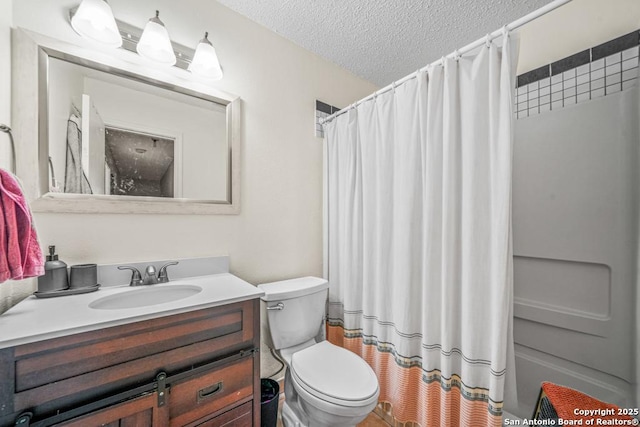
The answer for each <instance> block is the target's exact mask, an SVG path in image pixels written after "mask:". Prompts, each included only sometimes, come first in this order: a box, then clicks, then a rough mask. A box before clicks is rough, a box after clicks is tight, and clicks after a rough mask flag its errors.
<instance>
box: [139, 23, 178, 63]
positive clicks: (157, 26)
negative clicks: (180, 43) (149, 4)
mask: <svg viewBox="0 0 640 427" xmlns="http://www.w3.org/2000/svg"><path fill="white" fill-rule="evenodd" d="M136 50H137V51H138V53H139V54H140V55H141V56H143V57H145V58H147V59H149V60H151V61H154V62H156V63H158V64H162V65H174V64H175V63H176V54H175V53H174V52H173V47H172V46H171V39H169V33H168V32H167V29H166V28H165V27H164V24H163V23H162V21H161V20H160V18H158V12H157V11H156V16H155V17H153V18H151V19H149V22H147V25H146V26H145V27H144V31H143V32H142V36H141V37H140V41H138V45H137V46H136Z"/></svg>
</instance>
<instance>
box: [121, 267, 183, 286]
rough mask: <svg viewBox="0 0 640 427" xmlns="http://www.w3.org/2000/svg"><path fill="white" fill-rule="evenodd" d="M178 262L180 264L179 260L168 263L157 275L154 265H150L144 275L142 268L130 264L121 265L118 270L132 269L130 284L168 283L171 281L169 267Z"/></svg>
mask: <svg viewBox="0 0 640 427" xmlns="http://www.w3.org/2000/svg"><path fill="white" fill-rule="evenodd" d="M176 264H178V261H173V262H168V263H166V264H165V265H163V266H162V267H161V268H160V271H158V274H157V275H156V268H155V267H154V266H153V265H148V266H147V268H146V269H145V271H144V277H142V275H141V274H140V270H138V269H137V268H135V267H133V266H130V265H119V266H118V270H131V281H129V286H142V285H155V284H156V283H167V282H168V281H169V275H168V274H167V267H169V266H170V265H176Z"/></svg>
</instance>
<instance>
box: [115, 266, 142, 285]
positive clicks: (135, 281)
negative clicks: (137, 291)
mask: <svg viewBox="0 0 640 427" xmlns="http://www.w3.org/2000/svg"><path fill="white" fill-rule="evenodd" d="M118 270H131V281H130V282H129V286H140V285H142V275H141V274H140V270H138V269H137V268H135V267H132V266H130V265H119V266H118Z"/></svg>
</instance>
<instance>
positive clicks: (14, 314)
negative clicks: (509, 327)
mask: <svg viewBox="0 0 640 427" xmlns="http://www.w3.org/2000/svg"><path fill="white" fill-rule="evenodd" d="M180 284H186V285H196V286H199V287H201V288H202V291H201V292H200V293H197V294H195V295H191V296H189V297H187V298H183V299H180V300H177V301H171V302H167V303H162V304H155V305H151V306H146V307H136V308H124V309H111V310H99V309H93V308H90V307H89V304H91V303H92V302H93V301H95V300H97V299H100V298H103V297H105V296H109V295H115V294H118V293H123V292H128V291H132V290H137V289H143V288H149V287H163V286H175V285H180ZM262 295H264V292H263V291H262V290H260V289H259V288H257V287H255V286H253V285H251V284H250V283H247V282H245V281H244V280H242V279H240V278H238V277H236V276H234V275H232V274H229V273H221V274H213V275H208V276H199V277H189V278H183V279H180V280H176V281H172V282H169V283H162V284H156V285H149V286H137V287H130V286H126V285H125V286H107V287H101V288H100V289H99V290H98V291H96V292H91V293H87V294H80V295H66V296H60V297H55V298H36V297H35V296H33V295H32V296H30V297H28V298H26V299H25V300H23V301H21V302H20V303H19V304H17V305H15V306H14V307H12V308H11V309H10V310H8V311H7V312H5V313H4V314H2V315H0V348H6V347H12V346H15V345H20V344H27V343H31V342H36V341H42V340H46V339H50V338H57V337H62V336H66V335H72V334H77V333H81V332H87V331H94V330H97V329H102V328H106V327H110V326H117V325H124V324H127V323H132V322H138V321H141V320H147V319H153V318H158V317H162V316H167V315H171V314H179V313H185V312H188V311H193V310H199V309H203V308H209V307H216V306H220V305H225V304H230V303H234V302H240V301H246V300H250V299H254V298H259V297H261V296H262Z"/></svg>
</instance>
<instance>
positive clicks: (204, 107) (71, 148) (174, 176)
mask: <svg viewBox="0 0 640 427" xmlns="http://www.w3.org/2000/svg"><path fill="white" fill-rule="evenodd" d="M47 87H48V101H47V110H48V133H49V153H48V154H49V159H50V162H49V167H50V176H51V177H52V178H51V179H50V185H49V190H50V191H52V192H65V193H76V194H78V193H79V194H105V195H114V196H146V197H162V198H187V199H197V200H210V201H219V202H229V201H230V200H229V194H230V190H229V188H230V187H229V186H230V180H229V175H230V173H229V172H230V166H229V162H230V158H229V157H230V156H229V151H230V147H229V135H228V125H227V123H228V120H227V106H226V104H225V103H224V102H225V101H220V102H213V101H211V100H208V99H202V98H200V97H196V96H190V95H187V94H185V93H179V92H176V91H171V90H168V89H165V88H162V87H158V86H156V85H152V84H148V83H146V82H142V81H138V80H134V79H130V78H126V77H122V76H117V75H114V74H111V73H107V72H105V71H101V70H97V69H94V68H90V67H87V66H84V65H80V64H76V63H72V62H67V61H65V60H62V59H58V58H54V57H52V56H49V57H48V82H47ZM185 165H188V167H186V166H185ZM53 177H55V178H53Z"/></svg>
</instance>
